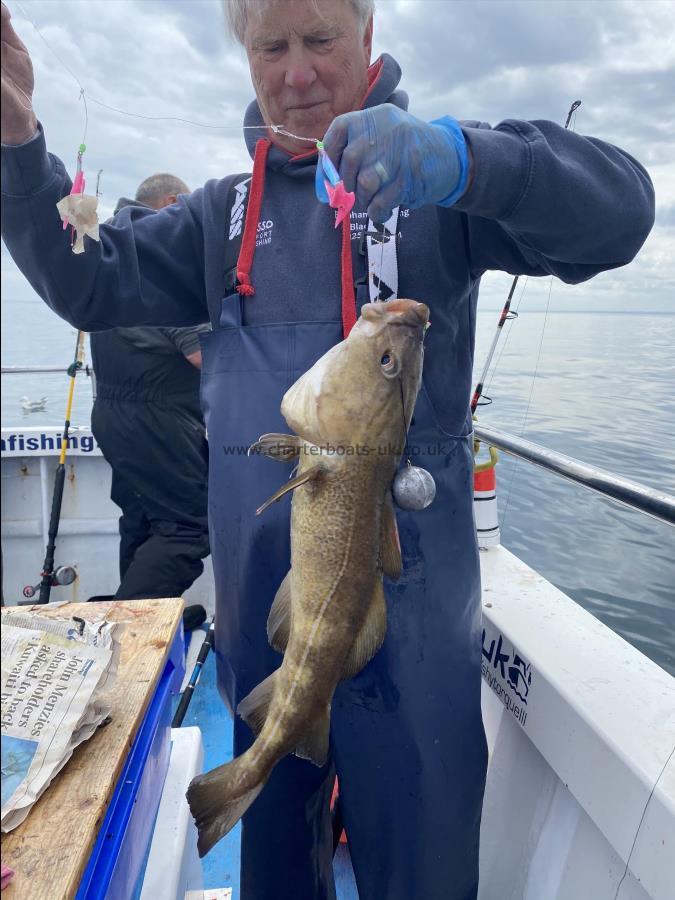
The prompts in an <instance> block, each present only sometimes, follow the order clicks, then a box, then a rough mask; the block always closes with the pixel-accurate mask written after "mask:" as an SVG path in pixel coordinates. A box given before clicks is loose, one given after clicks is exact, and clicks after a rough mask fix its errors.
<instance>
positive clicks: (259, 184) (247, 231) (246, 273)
mask: <svg viewBox="0 0 675 900" xmlns="http://www.w3.org/2000/svg"><path fill="white" fill-rule="evenodd" d="M270 147H271V144H270V142H269V141H266V140H265V139H264V138H261V139H260V140H259V141H256V145H255V154H254V156H253V175H252V176H251V196H250V197H249V200H248V206H247V208H246V222H245V224H244V235H243V237H242V239H241V247H240V249H239V259H238V260H237V281H238V282H239V283H238V284H237V288H236V290H237V293H238V294H241V295H242V297H251V296H252V295H253V294H255V288H254V287H253V285H252V284H251V268H252V266H253V254H254V253H255V240H256V237H257V235H258V221H259V220H260V207H261V206H262V197H263V190H264V187H265V166H266V164H267V154H268V153H269V149H270Z"/></svg>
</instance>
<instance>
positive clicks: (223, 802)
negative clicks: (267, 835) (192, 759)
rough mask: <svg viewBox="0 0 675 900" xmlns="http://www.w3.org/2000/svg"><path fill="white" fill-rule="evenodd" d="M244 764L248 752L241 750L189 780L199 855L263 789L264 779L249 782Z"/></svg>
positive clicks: (216, 839) (246, 760)
mask: <svg viewBox="0 0 675 900" xmlns="http://www.w3.org/2000/svg"><path fill="white" fill-rule="evenodd" d="M247 765H248V759H247V754H246V753H244V754H242V756H238V757H237V758H236V759H233V760H232V762H229V763H226V764H225V765H224V766H218V768H216V769H212V770H211V771H210V772H206V774H204V775H198V776H197V777H196V778H193V779H192V781H191V782H190V786H189V787H188V789H187V795H186V796H187V801H188V804H189V806H190V812H191V813H192V816H193V818H194V820H195V824H196V825H197V830H198V832H199V837H198V839H197V849H198V851H199V856H200V857H203V856H205V855H206V854H207V853H208V852H209V850H210V849H211V848H212V847H213V845H214V844H216V843H218V841H219V840H220V839H221V838H222V837H224V836H225V835H226V834H227V833H228V831H230V829H231V828H233V827H234V826H235V825H236V824H237V822H238V821H239V819H241V817H242V816H243V815H244V813H245V812H246V810H247V809H248V808H249V806H250V805H251V804H252V803H253V801H254V800H255V798H256V797H257V796H258V794H259V793H260V791H261V790H262V789H263V787H264V785H265V782H264V781H260V782H258V783H256V784H254V785H253V786H252V787H250V786H249V784H248V783H247V782H249V781H250V779H247V777H246V775H247V771H246V767H247Z"/></svg>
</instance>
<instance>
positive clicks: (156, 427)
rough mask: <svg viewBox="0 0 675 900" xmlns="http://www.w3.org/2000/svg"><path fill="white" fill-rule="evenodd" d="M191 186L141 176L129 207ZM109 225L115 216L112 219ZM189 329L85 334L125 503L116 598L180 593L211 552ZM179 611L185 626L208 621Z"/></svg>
mask: <svg viewBox="0 0 675 900" xmlns="http://www.w3.org/2000/svg"><path fill="white" fill-rule="evenodd" d="M187 193H189V189H188V187H187V186H186V185H185V184H184V183H183V182H182V181H181V180H180V179H179V178H176V177H175V176H173V175H167V174H159V175H153V176H151V177H150V178H147V179H146V180H145V181H144V182H143V183H142V184H141V185H140V187H139V188H138V191H137V192H136V199H135V200H128V199H126V198H122V199H120V200H119V202H118V204H117V207H116V209H115V215H116V214H117V213H118V212H119V211H120V209H123V208H124V207H127V206H138V207H142V208H147V207H150V208H151V209H156V210H157V209H162V208H163V207H165V206H168V205H170V204H171V203H175V202H176V199H177V197H178V195H179V194H187ZM113 222H114V219H113ZM208 327H209V326H208V325H197V326H193V327H190V328H145V327H139V328H116V329H113V330H110V331H102V332H95V333H92V335H91V351H92V357H93V365H94V373H95V376H96V399H95V401H94V408H93V412H92V419H91V424H92V431H93V433H94V436H95V438H96V440H97V441H98V443H99V446H100V447H101V450H102V452H103V455H104V457H105V458H106V459H107V460H108V462H109V463H110V466H111V467H112V470H113V475H112V490H111V498H112V500H113V501H114V502H115V503H116V504H117V505H118V506H119V507H120V508H121V510H122V516H121V517H120V579H121V582H120V585H119V587H118V589H117V591H116V593H115V598H116V599H120V600H130V599H133V598H141V597H144V598H149V597H177V596H181V595H182V594H183V593H184V592H185V591H186V590H187V589H188V588H189V587H190V585H191V584H192V583H193V582H194V581H195V580H196V579H197V578H198V577H199V575H201V573H202V571H203V568H204V566H203V563H202V559H204V557H206V556H208V554H209V538H208V525H207V480H208V447H207V443H206V435H205V429H204V422H203V419H202V414H201V410H200V406H199V370H200V367H201V352H200V349H199V335H200V334H201V333H202V332H203V331H207V330H208ZM204 618H205V612H204V609H203V607H201V606H191V607H188V608H187V609H186V610H185V614H184V616H183V621H184V624H185V626H186V628H190V627H196V626H198V625H199V624H201V622H203V621H204Z"/></svg>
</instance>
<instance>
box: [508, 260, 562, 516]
mask: <svg viewBox="0 0 675 900" xmlns="http://www.w3.org/2000/svg"><path fill="white" fill-rule="evenodd" d="M552 291H553V276H552V275H551V281H550V283H549V286H548V298H547V300H546V311H545V313H544V324H543V325H542V328H541V335H540V337H539V349H538V351H537V361H536V363H535V366H534V374H533V376H532V383H531V384H530V395H529V397H528V399H527V406H526V408H525V417H524V418H523V424H522V426H521V429H520V434H519V435H518V436H519V437H522V436H523V435H524V434H525V428H526V427H527V420H528V417H529V415H530V406H531V404H532V397H533V396H534V385H535V382H536V380H537V374H538V372H539V363H540V361H541V351H542V349H543V346H544V335H545V334H546V323H547V321H548V310H549V307H550V305H551V293H552ZM519 464H520V458H519V457H516V459H515V460H514V463H513V468H512V470H511V478H510V479H509V486H508V488H507V490H506V500H505V502H504V512H503V514H502V521H501V527H502V528H503V527H504V524H505V523H506V513H507V510H508V508H509V500H510V498H511V488H512V487H513V484H514V480H515V477H516V472H517V471H518V465H519Z"/></svg>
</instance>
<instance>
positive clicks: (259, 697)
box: [237, 672, 277, 737]
mask: <svg viewBox="0 0 675 900" xmlns="http://www.w3.org/2000/svg"><path fill="white" fill-rule="evenodd" d="M276 674H277V673H276V672H272V674H271V675H268V676H267V678H265V679H263V681H261V682H260V684H258V685H256V686H255V687H254V688H253V690H252V691H251V693H250V694H247V695H246V697H244V699H243V700H242V701H241V702H240V704H239V706H238V707H237V712H238V713H239V715H240V716H241V717H242V719H243V720H244V722H246V724H247V725H248V727H249V728H250V729H251V731H252V732H253V733H254V734H255V735H256V737H257V736H258V735H259V734H260V732H261V731H262V727H263V725H264V724H265V719H266V718H267V713H268V712H269V708H270V703H271V702H272V696H273V694H274V686H275V684H276Z"/></svg>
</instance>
